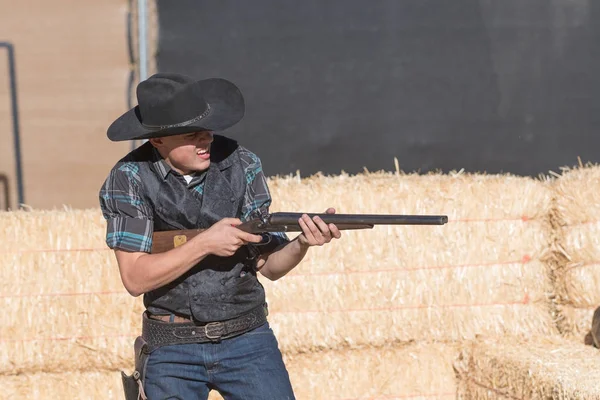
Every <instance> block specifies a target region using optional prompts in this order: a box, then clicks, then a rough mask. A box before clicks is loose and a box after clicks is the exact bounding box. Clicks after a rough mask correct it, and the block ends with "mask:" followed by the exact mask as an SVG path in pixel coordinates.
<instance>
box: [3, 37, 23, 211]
mask: <svg viewBox="0 0 600 400" xmlns="http://www.w3.org/2000/svg"><path fill="white" fill-rule="evenodd" d="M0 47H6V51H7V52H8V75H9V80H10V103H11V111H12V123H13V138H14V145H15V162H16V174H17V198H18V203H17V204H18V207H21V206H22V205H23V204H25V195H24V193H23V192H24V190H23V167H22V162H21V134H20V129H19V105H18V102H17V73H16V68H15V48H14V46H13V44H12V43H10V42H0ZM6 201H7V202H8V201H9V199H7V200H6Z"/></svg>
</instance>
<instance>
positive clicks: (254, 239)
mask: <svg viewBox="0 0 600 400" xmlns="http://www.w3.org/2000/svg"><path fill="white" fill-rule="evenodd" d="M241 223H242V221H240V220H239V219H237V218H224V219H222V220H221V221H219V222H217V223H216V224H214V225H213V226H211V227H210V228H209V229H207V230H205V231H204V232H202V233H201V234H200V235H198V236H199V237H202V239H201V240H202V243H203V244H204V245H205V246H207V247H208V249H209V252H210V253H211V254H214V255H216V256H219V257H229V256H232V255H234V254H235V252H236V251H237V250H238V249H239V248H240V247H241V246H243V245H245V244H248V243H260V242H261V240H262V237H261V236H260V235H253V234H251V233H248V232H244V231H242V230H240V229H238V228H236V226H238V225H240V224H241Z"/></svg>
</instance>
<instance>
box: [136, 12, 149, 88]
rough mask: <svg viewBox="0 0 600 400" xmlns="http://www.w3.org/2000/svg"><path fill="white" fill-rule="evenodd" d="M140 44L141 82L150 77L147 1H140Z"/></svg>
mask: <svg viewBox="0 0 600 400" xmlns="http://www.w3.org/2000/svg"><path fill="white" fill-rule="evenodd" d="M138 37H139V39H138V43H139V47H140V49H139V54H140V61H139V62H140V82H141V81H143V80H146V78H147V77H148V70H147V68H148V55H147V54H146V49H147V46H146V42H147V37H146V0H138Z"/></svg>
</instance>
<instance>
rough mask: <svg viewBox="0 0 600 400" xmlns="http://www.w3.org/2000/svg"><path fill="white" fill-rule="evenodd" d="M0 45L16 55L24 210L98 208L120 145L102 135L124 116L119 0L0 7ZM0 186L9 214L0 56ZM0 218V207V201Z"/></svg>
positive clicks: (5, 85)
mask: <svg viewBox="0 0 600 400" xmlns="http://www.w3.org/2000/svg"><path fill="white" fill-rule="evenodd" d="M0 10H2V11H1V12H0V41H9V42H12V43H13V44H14V46H15V53H16V68H17V71H16V72H17V90H18V104H19V109H20V110H19V111H20V124H21V152H22V159H23V162H22V167H23V177H24V179H23V181H24V198H25V204H27V205H28V206H31V207H33V208H37V209H40V208H43V209H48V208H61V207H62V206H64V205H66V206H70V207H73V208H88V207H97V206H98V190H99V188H100V186H101V184H102V182H103V180H104V178H105V177H106V174H107V173H108V171H109V169H110V168H111V167H112V165H113V164H114V162H115V161H117V160H118V159H119V158H120V157H121V156H122V155H124V154H125V153H126V152H127V151H128V150H129V149H130V144H129V143H112V142H110V141H109V140H108V139H107V138H106V128H107V127H108V125H109V124H110V123H111V122H112V121H113V120H114V119H115V118H116V117H118V116H119V115H120V114H122V113H123V112H125V111H126V108H127V98H126V90H127V80H128V74H129V65H128V63H129V58H128V54H127V42H126V15H127V1H126V0H103V1H91V0H84V1H81V0H79V1H77V0H58V1H47V0H20V1H14V0H0ZM0 139H1V143H2V145H0V176H1V175H2V174H5V175H6V176H7V177H8V183H9V188H10V193H11V199H10V204H11V205H12V207H13V208H15V207H16V204H17V194H16V186H17V182H16V175H15V157H14V142H13V131H12V121H11V114H10V101H9V79H8V63H7V55H6V50H5V49H0ZM0 184H1V181H0ZM2 193H3V189H2V188H0V209H4V208H5V207H6V201H5V199H4V198H3V197H4V196H1V194H2Z"/></svg>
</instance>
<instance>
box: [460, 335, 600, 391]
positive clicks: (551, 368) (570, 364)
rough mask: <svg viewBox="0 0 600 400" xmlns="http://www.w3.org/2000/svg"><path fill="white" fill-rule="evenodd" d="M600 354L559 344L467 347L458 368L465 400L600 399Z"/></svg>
mask: <svg viewBox="0 0 600 400" xmlns="http://www.w3.org/2000/svg"><path fill="white" fill-rule="evenodd" d="M599 363H600V352H599V351H598V350H597V349H594V348H592V347H590V346H584V345H582V344H579V343H574V342H570V341H567V340H564V339H559V338H544V337H538V338H535V340H528V341H524V340H521V339H518V338H511V337H507V338H499V339H496V338H489V339H482V340H477V341H473V342H471V343H468V344H465V345H464V347H463V350H462V351H461V353H460V355H459V357H458V358H457V361H456V363H455V368H456V370H457V376H458V379H459V380H458V398H460V399H473V400H479V399H531V400H537V399H553V400H561V399H570V400H574V399H586V400H591V399H600V372H599V370H598V364H599Z"/></svg>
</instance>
